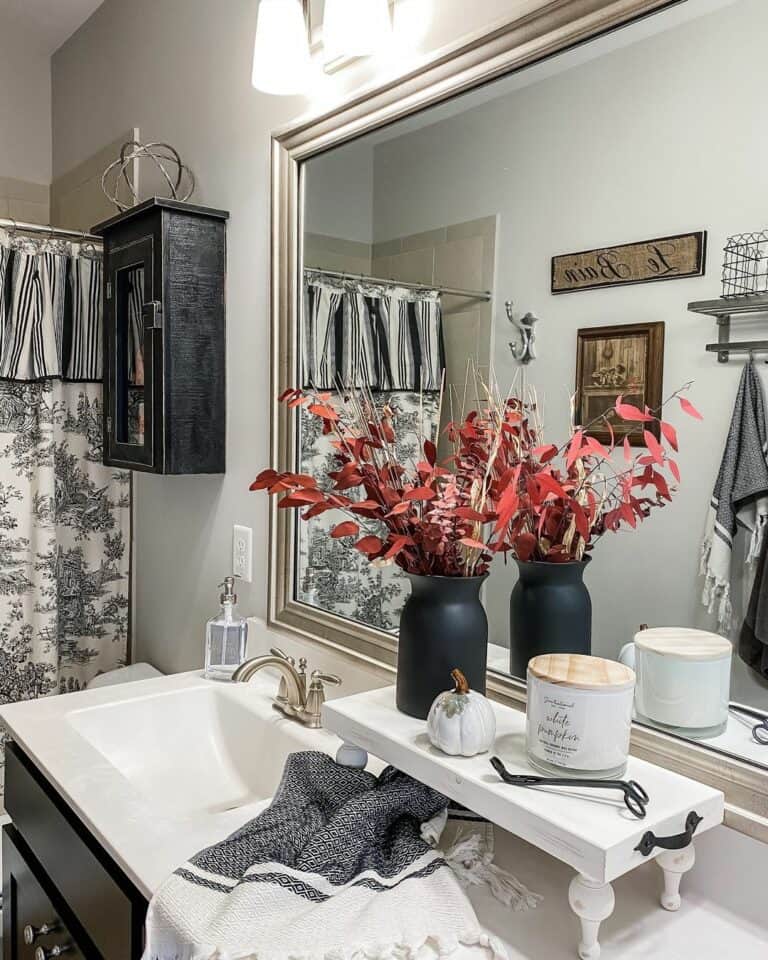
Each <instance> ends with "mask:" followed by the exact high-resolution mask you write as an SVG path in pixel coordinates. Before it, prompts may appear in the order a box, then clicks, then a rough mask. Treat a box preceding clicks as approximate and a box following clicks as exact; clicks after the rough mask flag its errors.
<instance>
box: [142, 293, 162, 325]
mask: <svg viewBox="0 0 768 960" xmlns="http://www.w3.org/2000/svg"><path fill="white" fill-rule="evenodd" d="M141 314H142V317H143V319H144V326H145V327H151V328H153V329H155V330H159V329H161V328H162V326H163V305H162V303H160V301H159V300H150V301H149V302H148V303H145V304H144V306H143V307H142V309H141Z"/></svg>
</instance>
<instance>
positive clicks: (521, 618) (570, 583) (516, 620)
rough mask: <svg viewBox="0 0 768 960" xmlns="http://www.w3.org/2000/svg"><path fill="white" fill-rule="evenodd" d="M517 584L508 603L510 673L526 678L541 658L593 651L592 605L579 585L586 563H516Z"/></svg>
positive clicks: (582, 582)
mask: <svg viewBox="0 0 768 960" xmlns="http://www.w3.org/2000/svg"><path fill="white" fill-rule="evenodd" d="M516 562H517V566H518V568H519V570H520V579H519V580H518V581H517V583H516V584H515V586H514V589H513V590H512V596H511V597H510V598H509V671H510V673H511V674H512V676H513V677H522V678H523V679H525V675H526V669H527V667H528V661H529V660H530V659H531V658H532V657H537V656H539V654H542V653H585V654H589V653H591V651H592V601H591V600H590V597H589V591H588V590H587V588H586V586H585V585H584V580H583V577H584V570H585V569H586V566H587V564H588V563H589V558H587V559H586V560H581V561H574V562H572V563H535V562H533V563H528V562H523V561H522V560H517V561H516Z"/></svg>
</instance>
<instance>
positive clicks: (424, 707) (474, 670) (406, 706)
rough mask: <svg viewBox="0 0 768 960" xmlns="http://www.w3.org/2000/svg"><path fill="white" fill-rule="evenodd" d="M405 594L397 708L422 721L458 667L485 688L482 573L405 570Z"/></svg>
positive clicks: (471, 682) (477, 687)
mask: <svg viewBox="0 0 768 960" xmlns="http://www.w3.org/2000/svg"><path fill="white" fill-rule="evenodd" d="M408 579H409V580H410V581H411V595H410V597H408V599H407V600H406V602H405V606H404V607H403V612H402V614H401V615H400V641H399V644H398V648H397V709H398V710H400V711H401V712H402V713H407V714H408V715H409V716H411V717H418V718H419V719H420V720H426V719H427V714H428V713H429V708H430V707H431V706H432V702H433V701H434V699H435V697H436V696H437V695H438V693H441V692H442V691H443V690H450V689H451V687H452V685H453V681H452V680H451V670H454V669H456V668H457V667H458V669H459V670H461V672H462V673H463V674H464V676H465V677H466V678H467V680H468V681H469V686H470V687H471V689H473V690H477V691H478V693H483V694H484V693H485V669H486V663H487V659H488V618H487V617H486V615H485V610H484V609H483V605H482V603H481V601H480V588H481V587H482V585H483V582H484V580H485V576H482V577H422V576H417V575H416V574H412V573H409V574H408Z"/></svg>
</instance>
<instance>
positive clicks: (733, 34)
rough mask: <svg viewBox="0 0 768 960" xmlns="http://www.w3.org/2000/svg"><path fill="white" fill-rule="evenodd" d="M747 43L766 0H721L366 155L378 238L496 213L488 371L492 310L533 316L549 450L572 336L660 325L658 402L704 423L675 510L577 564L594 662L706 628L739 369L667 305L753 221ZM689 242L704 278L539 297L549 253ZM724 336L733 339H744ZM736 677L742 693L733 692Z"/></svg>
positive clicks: (767, 186) (498, 326) (502, 341)
mask: <svg viewBox="0 0 768 960" xmlns="http://www.w3.org/2000/svg"><path fill="white" fill-rule="evenodd" d="M766 35H768V4H766V3H765V2H764V0H739V2H738V3H736V4H734V5H732V6H729V7H727V8H726V9H724V10H720V11H717V12H715V13H710V14H709V15H706V16H704V17H702V18H701V19H698V20H694V21H692V22H689V23H686V24H683V25H681V26H678V27H677V28H676V29H673V30H670V31H669V32H665V33H662V34H659V35H657V36H652V37H650V38H647V39H644V40H642V41H641V42H638V43H635V44H633V45H632V46H629V47H627V48H626V49H624V50H620V51H617V52H614V53H610V54H607V55H605V56H602V57H601V58H599V59H597V60H594V61H592V62H589V63H586V64H583V65H581V66H578V67H576V68H575V69H572V70H570V71H568V72H565V73H561V74H559V75H556V76H553V77H551V78H549V79H546V80H543V81H541V82H538V83H536V84H534V85H532V86H528V87H525V88H524V89H519V90H517V91H516V92H514V93H512V94H510V95H507V96H504V97H503V98H500V99H496V100H493V101H491V102H488V103H486V104H485V105H483V106H480V107H477V108H475V109H473V110H471V111H468V112H467V113H464V114H461V115H459V116H457V117H455V118H453V119H448V120H443V121H442V122H440V123H437V124H434V125H431V126H429V127H427V128H425V129H424V130H421V131H417V132H414V133H410V134H408V135H407V136H404V137H401V138H399V139H397V140H391V141H389V142H387V143H384V144H381V145H379V146H378V147H377V148H376V151H375V165H374V169H375V181H374V182H375V189H376V199H375V201H374V224H375V233H376V235H377V236H389V235H392V234H393V232H394V233H396V232H398V231H399V232H406V231H417V230H428V229H430V228H431V227H433V226H435V225H437V224H439V223H440V222H442V221H444V220H446V219H447V220H451V219H453V220H459V219H468V218H470V217H479V216H488V215H492V214H494V213H497V214H499V234H498V238H497V244H498V246H497V275H496V314H497V315H496V323H495V331H496V338H495V339H496V349H495V367H496V374H497V376H498V378H499V380H500V382H501V384H502V388H503V389H506V387H507V385H508V384H509V383H511V381H512V378H513V376H514V375H515V372H516V369H517V366H516V364H515V362H514V360H513V358H512V356H511V354H510V351H509V349H508V347H507V342H508V340H509V339H510V337H509V336H508V334H509V333H510V329H509V324H508V322H507V319H506V316H505V315H504V311H503V307H502V306H501V305H502V304H503V302H504V300H506V299H508V298H511V299H513V300H514V301H515V303H516V304H517V306H518V308H519V309H520V310H523V311H525V310H528V309H533V310H534V311H535V312H536V314H537V315H538V316H539V317H541V322H540V324H539V325H538V327H537V351H538V354H539V358H540V359H538V360H537V361H536V362H534V363H533V364H532V365H531V366H530V368H529V369H528V374H527V375H528V382H529V383H530V384H531V385H532V386H535V387H536V389H537V392H538V396H539V399H540V400H542V401H543V405H544V420H545V423H546V427H547V430H548V433H549V434H551V436H552V437H553V438H561V439H562V438H564V437H566V436H567V430H568V416H569V406H568V398H569V394H570V393H571V392H572V391H573V388H574V379H575V357H576V331H577V329H578V328H579V327H588V326H600V325H603V324H615V323H636V322H645V321H658V320H662V321H665V323H666V350H665V358H664V361H665V365H664V387H665V395H666V394H668V393H670V392H671V391H672V390H674V389H675V388H676V387H678V386H679V385H681V384H682V383H684V382H686V381H688V380H692V379H694V380H695V381H696V383H695V386H694V388H693V390H692V392H691V396H692V398H693V399H694V402H695V403H696V404H697V405H698V406H699V407H700V409H701V410H702V412H703V414H704V417H705V422H704V423H703V424H698V423H696V422H694V421H693V420H690V419H688V418H687V417H685V416H684V415H681V414H680V412H679V410H677V409H676V408H674V407H671V408H670V412H669V417H670V419H671V420H672V421H673V422H674V423H676V424H677V426H678V428H679V434H680V442H681V452H680V455H679V458H678V459H679V464H680V468H681V471H682V486H681V489H680V492H679V495H678V497H677V498H676V499H675V501H674V503H673V504H672V505H670V506H668V507H666V508H665V509H664V510H663V511H657V512H656V513H655V514H654V515H653V516H652V517H651V518H650V519H649V520H648V521H646V522H645V523H644V524H643V525H642V526H641V527H640V528H639V529H638V530H637V531H636V532H631V531H630V532H622V533H620V534H618V535H615V536H614V535H609V536H607V537H605V538H604V540H603V541H602V542H601V543H600V544H599V546H598V547H597V549H596V550H595V552H594V555H593V561H592V564H591V565H590V568H589V571H588V573H587V578H586V579H587V581H588V583H589V586H590V589H591V592H592V596H593V601H594V603H593V606H594V640H595V648H596V652H598V653H604V654H606V655H613V656H615V654H616V653H617V651H618V649H619V648H620V646H621V645H623V644H624V643H625V642H627V641H628V640H630V639H631V636H632V634H633V632H634V631H635V630H636V629H637V626H638V625H639V624H640V623H651V624H680V625H683V624H686V625H699V626H713V625H714V624H713V621H712V619H711V618H710V617H708V616H707V615H706V611H705V610H704V608H703V607H702V605H701V603H700V596H701V582H700V579H699V577H698V564H699V544H700V540H701V534H702V532H703V528H704V520H705V514H706V508H707V504H708V501H709V498H710V496H711V493H712V485H713V483H714V480H715V477H716V474H717V469H718V466H719V458H720V456H721V454H722V448H723V443H724V439H725V433H726V429H727V425H728V422H729V419H730V415H731V410H732V404H733V399H734V397H735V392H736V386H737V381H738V377H739V375H740V373H741V369H742V363H741V362H739V361H738V360H735V361H733V362H731V363H730V364H728V365H727V366H721V365H719V364H717V363H716V362H715V360H714V358H713V356H712V355H711V354H706V353H705V352H704V344H705V343H706V342H707V341H708V340H712V339H716V336H715V326H714V324H713V323H712V322H711V321H709V320H708V319H707V318H704V317H699V316H697V315H694V314H690V313H688V312H687V310H686V305H687V303H688V302H689V301H690V300H697V299H706V298H708V297H716V296H718V295H719V271H720V263H721V251H722V247H723V245H724V242H725V239H726V237H727V236H728V235H729V234H732V233H736V232H740V231H742V230H752V229H759V228H760V227H761V226H762V225H764V224H765V219H766V214H767V213H768V209H767V204H766V199H765V198H766V197H768V167H766V165H765V164H763V163H762V160H761V158H762V157H763V156H764V155H765V153H766V149H768V131H767V130H766V128H765V126H764V125H762V124H760V123H755V122H754V121H755V118H756V117H757V116H759V115H760V114H761V112H762V109H763V108H762V104H763V99H764V97H763V90H764V88H765V83H764V81H765V65H764V64H765V61H764V56H763V53H762V47H763V39H764V37H765V36H766ZM703 63H706V64H707V65H708V66H707V69H706V70H702V69H701V64H703ZM735 76H738V77H739V88H740V90H741V91H742V95H741V96H739V97H734V96H733V92H732V82H733V78H734V77H735ZM504 83H505V84H506V83H508V81H504ZM513 83H514V80H513ZM723 131H738V136H736V137H734V138H732V139H729V138H725V139H722V137H721V135H722V133H723ZM711 144H717V145H716V146H715V147H711V146H710V145H711ZM699 229H707V230H709V243H710V250H709V258H708V270H707V276H706V277H705V278H697V279H692V280H680V281H674V282H671V283H656V284H647V285H642V286H630V287H626V288H624V289H621V290H597V291H593V292H579V293H574V294H568V295H563V296H552V295H551V294H550V292H549V264H550V257H551V256H552V255H553V254H556V253H566V252H569V251H576V250H583V249H590V248H592V247H595V246H601V245H604V244H611V243H620V242H628V241H633V240H642V239H645V238H651V237H658V236H665V235H670V234H674V233H679V232H686V231H689V230H699ZM762 323H763V329H764V323H765V318H763V320H762ZM737 324H738V329H737V331H736V335H737V336H738V335H740V334H739V332H738V331H739V330H742V329H743V330H744V332H745V333H746V331H747V330H748V329H749V322H748V321H741V322H738V321H737ZM758 329H759V328H758ZM756 335H757V336H764V333H759V334H756ZM747 339H749V336H748V335H747ZM513 580H514V573H513V571H512V569H511V568H510V567H506V568H505V567H504V566H503V564H502V561H501V560H499V561H497V564H496V569H495V570H494V573H493V575H492V577H491V580H490V582H489V587H488V590H487V594H486V600H487V604H488V607H489V613H490V620H491V624H492V632H493V639H494V640H496V642H498V643H505V642H508V640H507V638H508V626H507V624H508V598H509V591H510V587H511V585H512V582H513ZM737 673H738V691H739V692H743V689H744V687H745V685H749V677H748V676H747V673H746V671H743V670H741V669H739V670H738V671H737ZM761 693H762V697H763V698H765V699H766V702H768V690H766V689H765V688H761ZM752 702H754V700H753V701H752Z"/></svg>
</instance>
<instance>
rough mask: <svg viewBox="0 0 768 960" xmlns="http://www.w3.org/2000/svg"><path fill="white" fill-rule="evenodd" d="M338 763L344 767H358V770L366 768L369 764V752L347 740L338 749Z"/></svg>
mask: <svg viewBox="0 0 768 960" xmlns="http://www.w3.org/2000/svg"><path fill="white" fill-rule="evenodd" d="M336 763H338V764H340V765H341V766H342V767H356V768H357V769H358V770H364V769H365V768H366V767H367V766H368V753H367V752H366V751H365V750H363V749H362V748H361V747H356V746H355V745H354V744H353V743H348V742H347V741H346V740H345V741H344V742H343V743H342V745H341V746H340V747H339V749H338V750H337V751H336Z"/></svg>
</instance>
